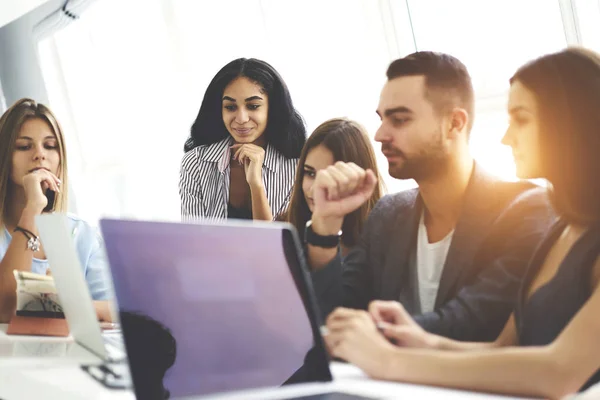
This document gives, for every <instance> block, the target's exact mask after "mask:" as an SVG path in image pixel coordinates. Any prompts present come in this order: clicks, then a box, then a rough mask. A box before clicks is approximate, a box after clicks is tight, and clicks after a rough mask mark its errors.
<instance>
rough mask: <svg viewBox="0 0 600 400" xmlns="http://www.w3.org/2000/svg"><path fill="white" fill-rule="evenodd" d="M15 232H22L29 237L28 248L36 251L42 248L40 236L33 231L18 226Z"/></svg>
mask: <svg viewBox="0 0 600 400" xmlns="http://www.w3.org/2000/svg"><path fill="white" fill-rule="evenodd" d="M14 232H21V233H22V234H23V235H25V237H26V238H27V250H31V251H33V252H36V251H38V250H39V249H40V238H39V237H37V236H36V235H35V234H34V233H33V232H31V231H30V230H27V229H25V228H21V227H20V226H17V227H16V228H15V230H14Z"/></svg>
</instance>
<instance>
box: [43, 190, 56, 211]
mask: <svg viewBox="0 0 600 400" xmlns="http://www.w3.org/2000/svg"><path fill="white" fill-rule="evenodd" d="M45 195H46V198H47V199H48V204H47V205H46V207H44V209H43V210H42V212H51V211H54V205H55V204H54V203H55V202H56V192H55V191H54V190H50V189H48V190H46V193H45Z"/></svg>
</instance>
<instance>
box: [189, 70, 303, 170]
mask: <svg viewBox="0 0 600 400" xmlns="http://www.w3.org/2000/svg"><path fill="white" fill-rule="evenodd" d="M238 77H246V78H248V79H249V80H251V81H252V82H255V83H256V84H258V85H259V86H261V88H262V89H263V90H264V91H265V93H266V94H267V96H268V97H269V114H268V116H267V127H266V129H265V132H264V133H263V135H265V137H266V139H267V142H268V143H270V144H271V145H273V147H275V148H276V149H277V150H278V151H279V152H280V153H281V154H283V155H284V156H285V157H287V158H298V157H299V156H300V152H301V151H302V147H303V146H304V143H305V142H306V127H305V125H304V120H303V119H302V116H301V115H300V113H298V111H296V109H295V108H294V104H293V103H292V97H291V95H290V92H289V90H288V88H287V85H286V84H285V82H284V81H283V79H282V78H281V76H280V75H279V73H278V72H277V71H276V70H275V68H273V67H272V66H271V65H269V64H268V63H266V62H265V61H261V60H257V59H255V58H238V59H237V60H233V61H231V62H230V63H229V64H227V65H225V66H224V67H223V68H221V70H220V71H219V72H218V73H217V75H215V77H214V78H213V79H212V81H211V82H210V84H209V85H208V88H207V89H206V92H205V93H204V99H203V100H202V105H201V106H200V111H199V112H198V116H197V117H196V120H195V121H194V124H193V125H192V128H191V132H190V137H189V138H188V139H187V140H186V142H185V146H184V151H186V152H188V151H190V150H192V149H193V148H195V147H197V146H201V145H210V144H213V143H217V142H219V141H221V140H223V139H225V138H226V137H228V136H229V132H228V131H227V128H226V127H225V124H224V123H223V110H222V108H223V107H222V102H223V92H224V91H225V88H226V87H227V85H229V83H231V82H232V81H233V80H234V79H236V78H238Z"/></svg>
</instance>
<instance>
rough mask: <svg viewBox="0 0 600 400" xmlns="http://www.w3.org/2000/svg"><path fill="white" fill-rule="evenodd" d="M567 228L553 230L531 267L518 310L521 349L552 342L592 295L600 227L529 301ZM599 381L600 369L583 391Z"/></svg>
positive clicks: (586, 235)
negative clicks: (538, 274)
mask: <svg viewBox="0 0 600 400" xmlns="http://www.w3.org/2000/svg"><path fill="white" fill-rule="evenodd" d="M566 225H567V224H566V223H565V222H564V221H562V220H561V221H558V222H557V223H556V224H555V225H554V226H553V227H552V229H551V230H550V232H549V233H548V235H547V236H546V238H545V239H544V241H543V242H542V244H541V245H540V247H539V248H538V250H537V251H536V253H535V255H534V256H533V258H532V260H531V263H530V264H529V267H528V270H527V273H526V275H525V278H524V280H523V285H522V286H521V291H520V293H519V301H518V302H517V308H516V310H515V323H516V327H517V333H518V338H519V345H520V346H544V345H547V344H550V343H552V342H553V341H554V340H555V339H556V338H557V337H558V335H560V333H561V332H562V331H563V329H564V328H565V327H566V326H567V325H568V324H569V322H570V321H571V319H572V318H573V317H574V316H575V314H577V312H578V311H579V310H580V309H581V307H583V305H584V304H585V303H586V302H587V300H588V299H589V298H590V296H591V294H592V290H591V287H590V282H591V278H592V269H593V266H594V263H595V261H596V258H597V257H598V254H599V253H600V227H594V228H591V229H589V230H588V231H587V232H586V233H584V234H583V235H582V236H581V237H580V238H579V239H578V240H577V242H575V244H574V245H573V247H572V248H571V250H570V251H569V253H568V254H567V255H566V256H565V258H564V259H563V261H562V262H561V264H560V266H559V267H558V270H557V272H556V275H555V276H554V277H553V278H552V279H551V280H550V281H549V282H548V283H546V284H545V285H543V286H542V287H540V288H539V289H538V290H536V291H535V292H534V293H533V294H532V295H531V296H530V297H529V299H528V298H527V293H528V289H529V288H530V287H531V282H532V281H533V279H534V278H535V276H536V275H537V273H538V271H539V269H540V268H541V266H542V264H543V263H544V260H545V258H546V256H547V255H548V252H549V251H550V248H551V247H552V245H553V244H554V243H555V242H556V240H557V239H558V237H559V236H560V234H561V233H562V231H563V230H564V229H565V227H566ZM597 382H600V370H597V371H596V372H595V373H594V375H593V376H592V377H591V378H590V379H589V380H588V381H587V382H586V383H585V385H584V386H583V387H582V388H581V389H580V390H585V389H586V388H588V387H589V386H591V385H593V384H595V383H597Z"/></svg>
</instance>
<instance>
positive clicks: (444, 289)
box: [435, 164, 495, 308]
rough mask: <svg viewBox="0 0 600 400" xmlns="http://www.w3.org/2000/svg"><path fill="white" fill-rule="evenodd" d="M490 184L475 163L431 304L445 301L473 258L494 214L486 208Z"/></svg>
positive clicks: (438, 304)
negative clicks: (435, 294) (434, 298)
mask: <svg viewBox="0 0 600 400" xmlns="http://www.w3.org/2000/svg"><path fill="white" fill-rule="evenodd" d="M493 187H494V179H493V178H491V177H490V176H488V175H486V174H485V173H484V172H483V171H481V168H480V167H478V166H477V164H475V166H474V168H473V173H472V175H471V179H470V181H469V184H468V186H467V191H466V193H465V199H464V202H463V206H462V211H461V214H460V217H459V219H458V223H457V225H456V228H455V229H454V235H453V237H452V243H451V244H450V248H449V249H448V254H447V256H446V262H445V264H444V270H443V271H442V277H441V280H440V286H439V288H438V294H437V297H436V300H435V308H437V307H439V306H441V305H442V304H444V303H446V302H447V301H448V296H449V294H450V293H451V292H452V288H453V287H454V285H455V283H456V282H457V281H458V279H459V278H460V276H461V274H462V273H463V272H464V271H465V270H466V269H468V268H469V266H470V265H471V263H472V262H473V258H474V257H475V254H476V253H477V251H478V249H479V246H480V245H481V243H482V242H483V240H484V239H485V237H486V232H487V230H488V229H489V227H490V226H491V225H492V223H493V219H494V218H495V214H494V213H491V212H488V209H489V207H490V205H491V203H492V201H490V200H491V198H490V196H493V190H494V188H493Z"/></svg>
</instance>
